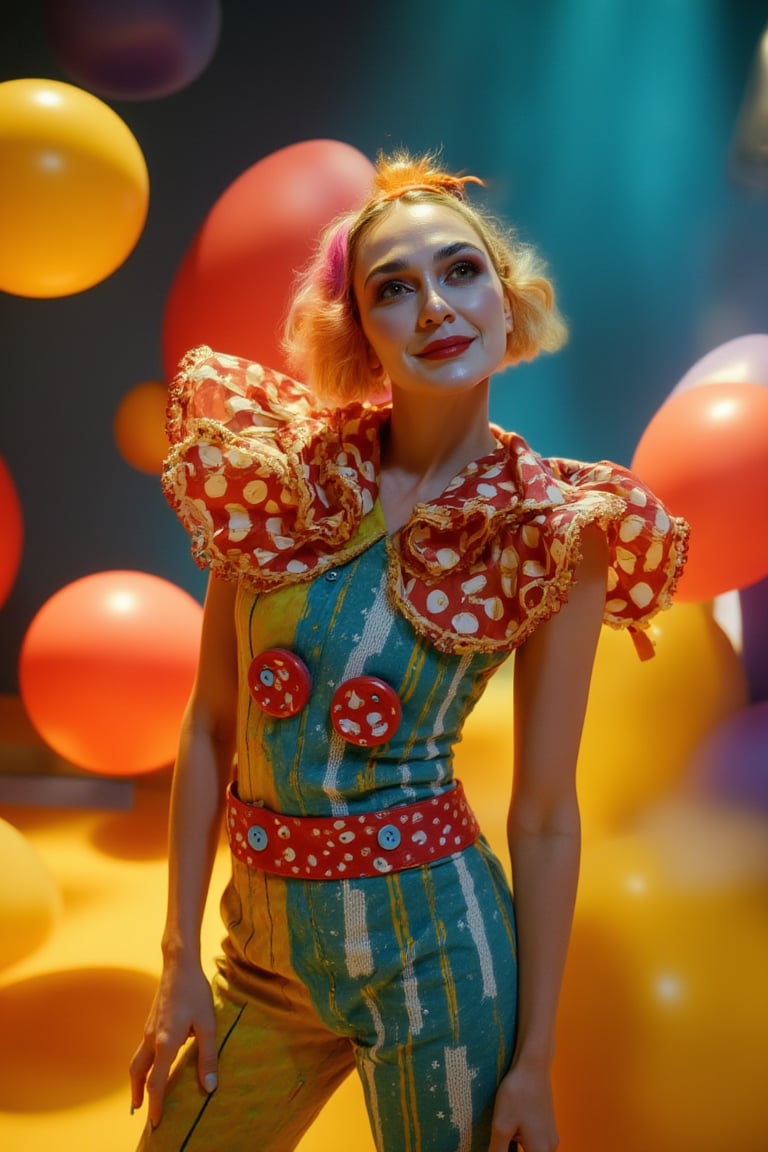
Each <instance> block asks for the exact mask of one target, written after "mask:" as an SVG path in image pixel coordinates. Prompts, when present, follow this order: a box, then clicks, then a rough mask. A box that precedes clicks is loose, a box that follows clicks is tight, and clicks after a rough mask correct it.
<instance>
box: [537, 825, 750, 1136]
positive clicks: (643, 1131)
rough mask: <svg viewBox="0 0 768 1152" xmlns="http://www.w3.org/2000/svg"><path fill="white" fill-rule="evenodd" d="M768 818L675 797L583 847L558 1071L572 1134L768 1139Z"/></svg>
mask: <svg viewBox="0 0 768 1152" xmlns="http://www.w3.org/2000/svg"><path fill="white" fill-rule="evenodd" d="M767 832H768V825H766V822H765V821H764V820H757V819H756V818H754V817H747V816H746V815H744V816H740V817H739V818H738V819H735V818H734V817H733V816H732V814H727V815H726V814H723V813H719V812H708V813H699V812H695V811H689V810H687V809H686V808H685V807H678V808H677V809H674V808H672V807H670V809H669V811H668V812H667V814H666V816H665V818H664V819H663V820H661V819H657V820H655V821H654V822H653V823H649V824H648V826H644V827H643V828H642V829H638V830H637V831H635V832H633V833H630V834H627V835H626V836H622V837H617V838H615V839H609V840H604V841H602V842H600V843H598V844H597V845H595V846H594V847H593V848H591V849H589V850H587V851H585V853H584V860H583V867H582V875H581V881H580V887H579V895H578V901H577V906H576V913H575V918H574V927H573V935H572V940H571V946H570V950H569V954H568V961H567V966H566V972H565V979H564V982H563V989H562V997H561V1003H560V1014H559V1019H558V1024H557V1038H556V1052H557V1055H556V1059H555V1065H554V1074H553V1076H554V1091H555V1102H556V1107H557V1114H558V1122H559V1128H560V1136H561V1139H562V1146H563V1148H568V1149H574V1150H576V1149H579V1150H580V1149H585V1150H586V1149H589V1152H617V1150H618V1149H620V1150H621V1152H647V1150H648V1149H653V1150H654V1152H681V1150H682V1149H696V1152H720V1150H721V1149H722V1148H734V1149H735V1148H739V1149H758V1148H768V1112H767V1111H766V1109H765V1106H764V1091H763V1087H762V1085H763V1081H764V1075H765V1068H766V1061H768V981H767V980H766V978H765V973H766V959H767V958H768V919H767V918H766V916H765V908H766V899H768V859H767V858H766V857H767V855H768V836H766V833H767Z"/></svg>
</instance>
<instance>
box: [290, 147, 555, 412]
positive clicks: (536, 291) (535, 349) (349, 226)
mask: <svg viewBox="0 0 768 1152" xmlns="http://www.w3.org/2000/svg"><path fill="white" fill-rule="evenodd" d="M468 183H475V184H481V183H482V181H481V180H479V179H478V178H477V177H475V176H458V175H454V174H452V173H449V172H446V171H444V170H443V169H442V168H440V167H439V164H438V161H437V158H436V157H434V156H432V155H426V156H421V157H411V156H409V155H408V154H407V153H403V152H398V153H396V154H395V155H393V156H390V157H388V156H380V157H379V158H378V161H377V164H376V169H375V174H374V182H373V190H372V193H371V196H370V198H369V200H368V201H367V202H366V203H365V204H364V205H363V207H362V208H361V209H359V210H356V211H353V212H347V213H345V214H344V215H342V216H339V217H338V218H337V219H336V220H334V221H333V223H332V224H330V225H329V227H328V228H327V229H326V230H325V232H324V233H323V234H322V236H321V238H320V242H319V245H318V248H317V251H316V253H315V256H314V258H313V259H312V261H311V262H310V264H309V265H308V266H307V267H306V268H305V269H304V271H303V272H302V273H301V274H300V275H299V277H298V279H297V282H296V285H295V289H294V293H293V297H292V300H291V303H290V306H289V310H288V315H287V318H286V323H285V329H284V338H283V347H284V350H285V353H286V357H287V362H288V366H289V368H290V370H291V371H292V372H293V373H294V374H295V375H296V376H298V377H299V378H301V379H303V380H304V381H305V382H306V383H307V384H308V385H309V386H310V387H311V389H312V391H313V392H314V393H315V395H316V396H317V397H318V399H320V400H321V401H322V402H324V403H329V404H340V405H343V404H346V403H350V402H352V401H365V400H367V399H369V398H370V397H371V396H373V395H380V394H381V392H382V390H383V388H385V387H386V385H387V384H388V381H387V379H386V377H384V376H383V375H382V374H381V373H378V374H377V373H376V371H375V370H373V369H372V368H371V360H370V356H369V348H368V342H367V340H366V337H365V335H364V333H363V329H362V325H361V324H360V319H359V316H358V311H357V303H356V301H355V296H354V290H353V287H352V280H353V274H354V268H355V259H356V256H357V252H358V249H359V246H360V242H361V240H362V239H363V237H364V236H365V235H366V233H367V232H368V231H369V230H370V228H371V227H373V225H374V224H375V223H376V222H377V221H378V220H380V219H381V217H382V216H383V215H384V214H385V213H386V212H387V211H388V210H389V209H390V208H391V206H392V203H393V202H394V201H396V200H402V201H403V202H405V203H419V202H424V201H428V202H429V203H434V204H442V205H445V206H446V207H448V208H450V209H451V211H453V212H456V213H458V215H460V216H462V217H463V218H464V219H465V220H466V221H467V223H469V224H470V226H471V227H472V228H473V229H474V230H475V232H476V233H477V235H478V236H479V237H480V240H481V241H482V242H483V244H484V245H485V248H486V250H487V252H488V254H489V256H490V259H491V262H492V264H493V267H494V268H495V270H496V273H497V275H498V277H499V280H500V281H501V284H502V287H503V289H504V292H505V295H506V297H507V299H508V301H509V304H510V308H511V311H512V329H511V331H510V333H509V336H508V337H507V349H506V354H505V356H504V358H503V360H502V361H501V363H500V365H499V367H500V368H502V367H506V366H507V365H509V364H516V363H517V362H518V361H520V360H532V359H533V358H534V357H535V356H537V355H538V353H539V352H542V351H545V352H555V351H557V349H558V348H560V347H561V346H562V345H563V344H564V343H565V340H566V338H567V331H566V327H565V324H564V322H563V320H562V318H561V316H560V314H559V312H558V310H557V307H556V304H555V297H554V290H553V287H552V284H551V282H550V280H549V279H548V278H547V276H546V274H545V269H544V265H543V263H542V261H541V260H540V258H539V257H538V255H537V254H536V252H535V251H534V249H533V248H531V247H530V246H529V245H527V244H523V243H522V242H521V241H520V240H518V239H517V237H516V236H515V235H514V233H513V232H512V231H511V230H510V229H508V228H506V227H504V226H503V225H501V224H499V223H498V222H497V221H496V220H494V219H493V217H491V216H490V215H489V214H488V213H487V212H485V211H484V210H483V209H481V208H478V207H476V206H474V205H470V204H469V203H468V202H467V199H466V185H467V184H468Z"/></svg>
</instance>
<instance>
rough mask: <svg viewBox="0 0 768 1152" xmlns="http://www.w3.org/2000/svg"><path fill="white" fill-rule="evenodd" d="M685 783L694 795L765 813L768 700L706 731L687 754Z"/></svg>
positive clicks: (767, 796) (767, 811) (767, 802)
mask: <svg viewBox="0 0 768 1152" xmlns="http://www.w3.org/2000/svg"><path fill="white" fill-rule="evenodd" d="M686 783H687V785H688V788H689V789H690V790H691V792H692V793H693V794H694V795H701V796H704V797H706V798H709V799H711V800H714V801H718V802H721V803H724V804H728V805H737V806H740V807H744V808H747V809H750V810H752V811H755V812H763V813H764V814H765V815H766V816H768V700H761V701H759V702H758V703H757V704H752V705H751V706H750V707H748V708H742V709H740V710H739V711H738V712H734V713H733V715H731V716H728V717H726V719H725V720H723V721H721V723H719V724H717V725H715V727H714V728H713V729H712V730H711V731H710V732H708V733H707V735H706V736H705V737H704V738H703V740H702V741H701V742H700V743H699V744H698V745H697V746H696V748H694V750H693V753H692V754H691V757H690V760H689V762H688V766H687V769H686Z"/></svg>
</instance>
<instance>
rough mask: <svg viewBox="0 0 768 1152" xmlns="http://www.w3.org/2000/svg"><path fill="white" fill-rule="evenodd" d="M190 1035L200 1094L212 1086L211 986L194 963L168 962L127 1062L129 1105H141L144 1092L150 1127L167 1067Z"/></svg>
mask: <svg viewBox="0 0 768 1152" xmlns="http://www.w3.org/2000/svg"><path fill="white" fill-rule="evenodd" d="M190 1036H194V1037H195V1038H196V1040H197V1045H198V1055H197V1074H198V1078H199V1080H200V1086H201V1088H202V1089H203V1091H204V1092H213V1091H214V1089H215V1088H216V1084H217V1071H216V1069H217V1058H216V1020H215V1016H214V1011H213V997H212V995H211V987H210V984H209V983H208V981H207V980H206V978H205V975H204V974H203V971H202V969H201V968H200V967H199V965H198V964H194V965H188V966H185V965H183V964H180V963H168V964H166V966H165V968H164V969H163V973H162V976H161V977H160V984H159V987H158V989H157V992H156V993H155V999H154V1002H153V1004H152V1008H151V1009H150V1013H149V1016H148V1018H147V1023H146V1025H145V1026H144V1039H143V1040H142V1042H141V1044H140V1045H139V1047H138V1048H137V1049H136V1052H135V1053H134V1056H133V1059H132V1060H131V1063H130V1075H131V1108H132V1110H133V1109H134V1108H140V1107H141V1105H142V1102H143V1100H144V1088H145V1087H146V1090H147V1103H148V1112H149V1120H150V1123H151V1124H152V1127H153V1128H156V1127H157V1126H158V1124H159V1123H160V1121H161V1119H162V1115H163V1100H164V1097H165V1089H166V1084H167V1082H168V1075H169V1073H170V1070H171V1065H172V1064H173V1061H174V1060H175V1058H176V1056H177V1055H178V1052H179V1050H180V1049H181V1047H182V1045H183V1044H185V1043H186V1041H187V1039H188V1038H189V1037H190Z"/></svg>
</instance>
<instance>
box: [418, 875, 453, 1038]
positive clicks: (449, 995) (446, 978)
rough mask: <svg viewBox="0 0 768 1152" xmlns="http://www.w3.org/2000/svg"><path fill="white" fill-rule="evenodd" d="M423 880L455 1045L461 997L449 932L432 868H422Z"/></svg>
mask: <svg viewBox="0 0 768 1152" xmlns="http://www.w3.org/2000/svg"><path fill="white" fill-rule="evenodd" d="M421 882H422V887H423V888H424V895H425V897H426V900H427V904H428V905H429V915H430V919H431V921H432V923H433V924H434V926H435V935H436V937H437V940H438V943H439V944H440V974H441V976H442V985H443V988H444V989H445V999H446V1006H447V1008H448V1014H449V1019H450V1022H451V1039H452V1041H453V1044H454V1047H455V1046H456V1045H458V1043H459V998H458V995H457V993H456V981H455V980H454V978H453V969H452V968H451V962H450V959H449V956H448V950H447V947H446V945H447V941H448V933H447V932H446V928H445V921H444V920H443V919H442V918H441V917H439V916H438V914H437V904H436V902H435V885H434V879H433V876H432V869H431V868H422V869H421Z"/></svg>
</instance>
